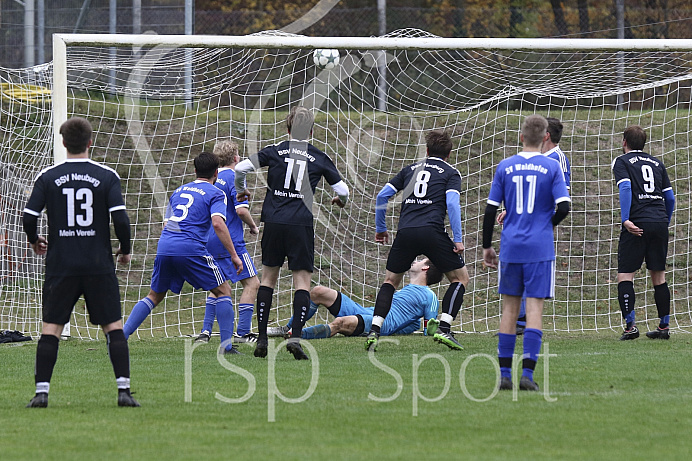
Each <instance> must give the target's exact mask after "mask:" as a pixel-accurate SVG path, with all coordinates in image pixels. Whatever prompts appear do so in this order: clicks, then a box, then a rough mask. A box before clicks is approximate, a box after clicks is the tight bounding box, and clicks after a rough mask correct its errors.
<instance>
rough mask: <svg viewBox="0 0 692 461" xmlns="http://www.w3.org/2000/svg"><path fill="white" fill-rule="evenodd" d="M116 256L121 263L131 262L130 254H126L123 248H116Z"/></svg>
mask: <svg viewBox="0 0 692 461" xmlns="http://www.w3.org/2000/svg"><path fill="white" fill-rule="evenodd" d="M115 256H116V258H117V259H118V262H119V263H120V264H129V263H130V260H131V256H130V254H129V253H128V254H125V253H123V251H122V249H121V248H120V247H118V249H117V250H115Z"/></svg>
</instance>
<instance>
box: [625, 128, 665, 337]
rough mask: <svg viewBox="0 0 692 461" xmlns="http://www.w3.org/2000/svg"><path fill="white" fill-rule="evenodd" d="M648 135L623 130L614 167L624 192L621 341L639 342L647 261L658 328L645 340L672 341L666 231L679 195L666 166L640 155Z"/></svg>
mask: <svg viewBox="0 0 692 461" xmlns="http://www.w3.org/2000/svg"><path fill="white" fill-rule="evenodd" d="M644 144H646V132H645V131H644V130H643V129H642V128H641V127H640V126H636V125H634V126H631V127H629V128H627V129H626V130H625V133H624V135H623V139H622V152H623V154H622V155H620V156H619V157H617V158H616V159H615V161H613V175H614V176H615V181H616V183H617V186H618V189H619V190H620V210H621V213H622V230H621V231H620V242H619V245H618V279H617V280H618V302H619V303H620V309H621V310H622V316H623V318H624V319H625V322H627V326H626V327H625V331H624V332H623V333H622V336H621V337H620V340H630V339H636V338H638V337H639V330H638V329H637V326H636V325H635V323H634V273H635V272H636V271H637V270H638V269H639V268H640V267H641V265H642V262H643V261H644V260H646V268H647V269H648V270H649V274H650V275H651V283H652V285H653V286H654V301H655V303H656V308H657V309H658V316H659V317H660V323H659V325H658V328H656V330H654V331H650V332H648V333H647V334H646V336H647V337H648V338H651V339H668V338H670V334H669V332H668V318H669V315H670V289H669V288H668V284H667V283H666V272H665V270H666V255H667V253H668V226H669V225H670V219H671V218H672V217H673V210H674V209H675V195H674V194H673V187H672V186H671V184H670V179H669V178H668V172H667V171H666V167H665V165H663V163H662V162H661V161H660V160H658V159H657V158H655V157H653V156H651V155H649V154H646V153H644V152H642V149H643V148H644Z"/></svg>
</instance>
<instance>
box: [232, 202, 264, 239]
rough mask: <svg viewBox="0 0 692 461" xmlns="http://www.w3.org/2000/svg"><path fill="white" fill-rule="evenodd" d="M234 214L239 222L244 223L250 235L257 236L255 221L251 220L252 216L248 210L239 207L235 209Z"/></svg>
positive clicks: (257, 230)
mask: <svg viewBox="0 0 692 461" xmlns="http://www.w3.org/2000/svg"><path fill="white" fill-rule="evenodd" d="M235 211H236V213H237V214H238V217H239V218H240V220H241V221H243V222H244V223H245V225H246V226H247V227H248V229H249V230H250V234H252V235H257V234H259V228H258V227H257V224H256V223H255V220H254V219H252V215H251V214H250V209H249V208H248V207H246V206H241V207H238V208H236V210H235Z"/></svg>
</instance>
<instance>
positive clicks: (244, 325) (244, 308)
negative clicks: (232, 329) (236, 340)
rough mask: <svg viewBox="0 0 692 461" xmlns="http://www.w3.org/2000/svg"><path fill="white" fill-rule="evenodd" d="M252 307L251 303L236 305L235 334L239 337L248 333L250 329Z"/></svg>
mask: <svg viewBox="0 0 692 461" xmlns="http://www.w3.org/2000/svg"><path fill="white" fill-rule="evenodd" d="M253 309H254V306H253V305H252V304H251V303H243V304H238V326H237V327H236V333H238V334H239V335H240V336H243V335H246V334H248V333H250V330H251V329H252V314H253Z"/></svg>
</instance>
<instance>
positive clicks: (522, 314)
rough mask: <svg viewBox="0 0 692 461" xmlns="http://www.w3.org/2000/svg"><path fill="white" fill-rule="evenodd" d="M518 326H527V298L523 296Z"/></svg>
mask: <svg viewBox="0 0 692 461" xmlns="http://www.w3.org/2000/svg"><path fill="white" fill-rule="evenodd" d="M517 325H521V326H522V327H525V326H526V297H523V296H522V298H521V305H520V306H519V318H518V320H517Z"/></svg>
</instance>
